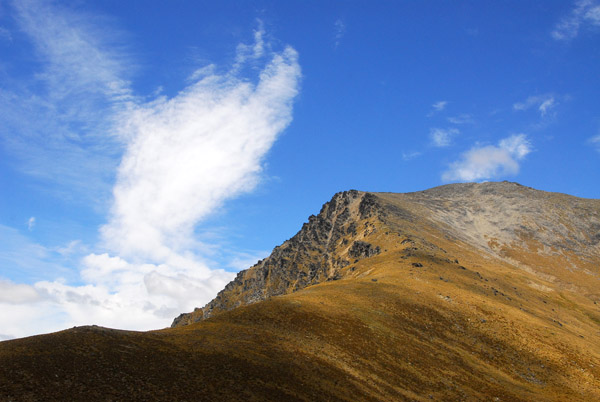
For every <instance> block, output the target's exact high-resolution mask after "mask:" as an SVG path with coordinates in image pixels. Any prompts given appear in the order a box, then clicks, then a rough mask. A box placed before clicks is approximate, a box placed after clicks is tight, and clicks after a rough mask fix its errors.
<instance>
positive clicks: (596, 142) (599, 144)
mask: <svg viewBox="0 0 600 402" xmlns="http://www.w3.org/2000/svg"><path fill="white" fill-rule="evenodd" d="M589 143H590V144H592V146H593V147H595V148H596V151H598V152H600V134H598V135H597V136H595V137H592V138H590V139H589Z"/></svg>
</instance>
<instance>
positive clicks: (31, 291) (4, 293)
mask: <svg viewBox="0 0 600 402" xmlns="http://www.w3.org/2000/svg"><path fill="white" fill-rule="evenodd" d="M41 298H42V296H41V295H40V293H39V292H38V290H37V289H35V288H34V287H33V286H30V285H24V284H16V283H14V282H11V281H9V280H3V279H0V303H7V304H22V303H31V302H36V301H38V300H40V299H41Z"/></svg>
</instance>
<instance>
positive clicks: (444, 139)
mask: <svg viewBox="0 0 600 402" xmlns="http://www.w3.org/2000/svg"><path fill="white" fill-rule="evenodd" d="M459 133H460V131H459V130H458V129H456V128H432V129H431V130H430V131H429V137H430V138H431V143H432V144H433V146H435V147H439V148H443V147H447V146H450V144H451V143H452V137H454V136H456V135H458V134H459Z"/></svg>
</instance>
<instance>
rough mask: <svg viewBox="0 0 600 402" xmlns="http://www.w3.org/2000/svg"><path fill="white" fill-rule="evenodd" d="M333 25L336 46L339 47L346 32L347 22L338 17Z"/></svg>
mask: <svg viewBox="0 0 600 402" xmlns="http://www.w3.org/2000/svg"><path fill="white" fill-rule="evenodd" d="M333 25H334V27H335V47H336V48H337V47H338V46H339V45H340V42H341V41H342V38H343V37H344V35H345V34H346V24H344V21H342V20H341V19H339V18H338V19H337V20H336V21H335V23H334V24H333Z"/></svg>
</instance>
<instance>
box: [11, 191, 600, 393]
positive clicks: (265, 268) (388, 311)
mask: <svg viewBox="0 0 600 402" xmlns="http://www.w3.org/2000/svg"><path fill="white" fill-rule="evenodd" d="M334 204H335V205H334ZM599 233H600V202H599V201H598V200H583V199H578V198H575V197H570V196H565V195H561V194H552V193H545V192H540V191H536V190H532V189H529V188H526V187H522V186H519V185H516V184H511V183H485V184H466V185H450V186H444V187H439V188H436V189H432V190H428V191H425V192H419V193H411V194H369V193H360V192H346V193H340V194H338V195H336V196H335V197H334V199H333V200H332V202H330V203H328V204H326V205H325V206H324V208H323V210H322V211H321V213H320V214H319V215H318V216H316V217H311V220H310V221H309V223H307V224H305V226H304V227H303V229H302V230H301V232H300V233H299V234H298V235H297V236H296V237H295V238H293V239H290V241H288V242H286V243H284V244H283V245H282V246H280V247H279V248H277V249H276V250H275V251H274V253H273V255H272V256H271V257H269V258H268V259H266V260H265V261H262V262H260V263H259V264H257V265H256V266H255V267H253V268H251V269H250V270H248V271H246V272H244V273H241V274H240V275H239V276H238V278H237V279H236V281H234V282H233V283H232V284H230V285H228V287H227V288H226V289H225V290H224V292H222V293H221V294H220V296H219V297H218V298H217V299H216V300H215V301H213V302H211V303H209V305H208V306H207V307H205V308H203V309H199V310H197V311H196V312H194V313H192V314H190V315H184V316H182V318H180V319H179V321H178V324H179V325H178V326H176V327H175V328H171V329H166V330H162V331H153V332H146V333H139V332H128V331H116V330H109V329H104V328H99V327H83V328H75V329H71V330H67V331H63V332H59V333H55V334H50V335H43V336H37V337H30V338H25V339H19V340H13V341H7V342H1V343H0V400H84V399H85V400H103V401H104V400H153V399H159V400H190V401H192V400H207V401H208V400H278V401H281V400H305V401H314V400H347V401H356V400H374V401H375V400H380V401H390V400H421V401H424V400H432V399H433V400H468V401H469V400H472V401H476V400H499V401H512V400H522V401H531V400H542V401H543V400H548V401H553V400H555V401H565V400H569V401H590V400H600V306H599V304H597V303H600V286H599V283H600V281H599V275H600V269H599V267H600V235H599ZM278 253H279V254H278ZM274 256H276V258H274ZM274 295H279V296H277V297H272V296H274ZM260 300H263V301H260ZM258 301H260V302H258ZM207 312H209V313H207ZM197 320H198V321H199V322H195V321H197ZM187 323H189V325H183V324H187Z"/></svg>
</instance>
